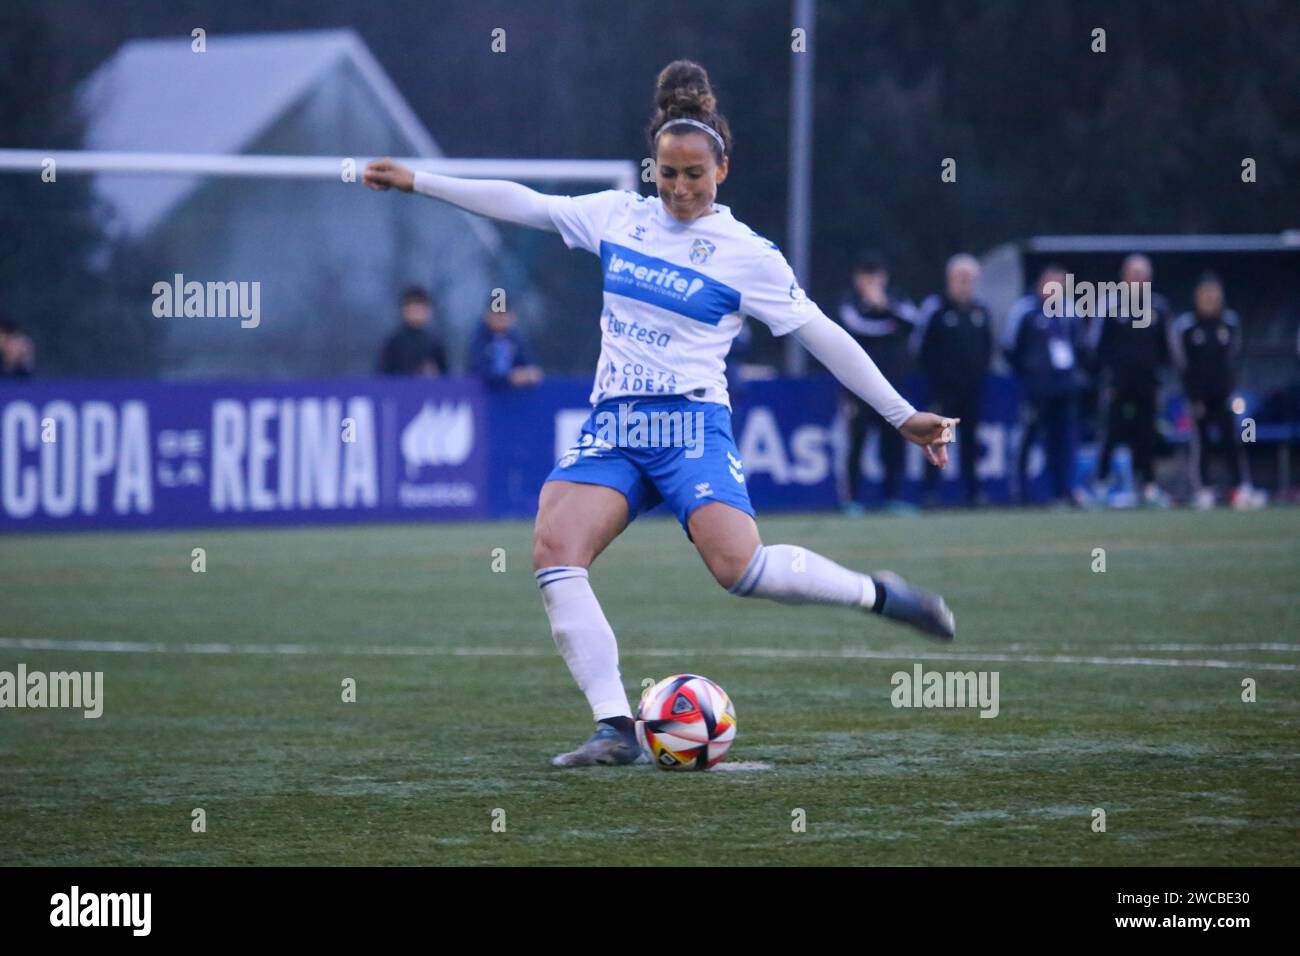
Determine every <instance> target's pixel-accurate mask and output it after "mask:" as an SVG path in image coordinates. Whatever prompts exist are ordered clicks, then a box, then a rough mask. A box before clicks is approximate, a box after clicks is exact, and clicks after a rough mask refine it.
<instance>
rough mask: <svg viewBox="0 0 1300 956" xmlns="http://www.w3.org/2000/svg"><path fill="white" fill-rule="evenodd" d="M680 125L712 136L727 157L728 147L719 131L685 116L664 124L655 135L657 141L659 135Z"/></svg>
mask: <svg viewBox="0 0 1300 956" xmlns="http://www.w3.org/2000/svg"><path fill="white" fill-rule="evenodd" d="M679 123H685V124H686V125H687V126H694V127H695V128H696V129H702V130H704V132H706V133H708V134H709V135H710V136H712V137H713V140H714V142H716V143H717V144H718V149H720V150H722V155H723V156H725V155H727V147H726V145H725V144H724V143H723V142H722V137H721V136H719V135H718V131H717V130H715V129H714V128H713V127H712V126H709V125H708V124H707V123H701V122H700V121H699V120H693V119H688V118H687V117H685V116H679V117H677V118H676V119H670V120H669V121H668V122H666V123H664V125H663V126H660V127H659V130H658V132H656V133H655V140H656V141H657V140H658V139H659V134H660V133H662V132H663V131H664V130H666V129H667V128H668V127H670V126H676V125H677V124H679Z"/></svg>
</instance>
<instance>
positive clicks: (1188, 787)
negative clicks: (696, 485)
mask: <svg viewBox="0 0 1300 956" xmlns="http://www.w3.org/2000/svg"><path fill="white" fill-rule="evenodd" d="M760 527H761V529H762V531H763V535H764V539H765V540H766V541H768V542H772V543H777V542H789V543H793V544H801V545H804V546H806V547H808V548H811V549H814V550H817V551H820V552H822V553H823V554H826V555H828V556H829V557H832V558H834V559H836V560H839V561H841V562H844V563H846V564H848V565H850V566H852V567H856V568H859V569H862V570H871V569H878V568H884V567H888V568H892V569H894V570H896V571H898V572H900V573H901V574H903V575H904V576H907V577H910V578H912V579H914V580H915V581H916V582H918V583H921V584H924V585H926V586H930V587H934V588H935V589H938V590H941V591H942V592H943V593H944V594H945V595H946V596H947V598H948V601H949V603H950V604H951V606H952V608H953V610H954V611H955V613H956V615H957V624H958V636H957V641H956V642H955V643H954V644H953V645H951V646H946V645H941V644H936V643H932V642H929V641H926V640H924V639H921V638H914V637H912V636H911V634H910V633H909V632H907V631H904V630H901V629H898V628H896V627H894V626H891V625H889V624H887V623H886V622H883V621H880V620H878V619H875V618H867V617H865V616H862V615H859V614H854V613H851V612H849V611H846V610H841V609H834V608H820V607H819V608H808V607H802V608H791V607H785V606H781V605H776V604H772V603H768V602H763V601H755V600H742V599H738V598H734V597H731V596H729V595H727V594H726V593H724V592H723V591H722V590H721V589H720V588H718V587H717V585H716V584H714V583H713V581H712V580H711V579H710V578H709V576H708V574H707V572H706V571H705V569H704V566H703V564H702V563H701V562H700V560H699V558H698V557H697V556H696V555H695V553H694V550H693V549H692V548H691V546H690V545H689V543H688V542H687V540H686V538H685V536H684V535H683V534H682V532H681V530H680V529H679V528H678V527H677V525H676V524H675V523H673V522H670V521H656V520H646V521H642V522H638V523H637V524H635V525H634V526H633V527H632V528H630V529H629V530H628V532H627V533H626V534H625V535H624V536H623V537H622V538H621V539H620V540H619V541H617V542H615V544H614V545H613V546H612V547H611V549H610V550H609V551H608V552H607V553H606V554H605V556H604V557H603V558H602V559H601V560H600V561H598V562H597V564H596V565H595V567H594V569H593V572H592V582H593V585H594V587H595V589H596V593H597V594H598V595H599V597H600V598H601V600H602V603H603V605H604V607H605V610H606V613H607V615H608V616H609V618H610V621H611V623H612V624H613V625H614V628H615V631H616V632H617V633H618V635H619V641H620V645H621V648H622V653H623V658H622V663H623V676H624V681H625V684H626V685H627V688H628V691H629V694H630V695H631V697H632V699H633V700H634V701H635V699H636V698H637V696H638V695H639V691H640V686H641V682H642V680H643V679H645V678H655V679H658V678H662V677H665V676H667V675H669V674H672V673H676V672H680V671H691V672H697V673H702V674H705V675H707V676H709V677H711V678H713V679H714V680H716V681H718V682H719V683H720V684H722V685H723V686H724V687H725V688H726V689H727V690H728V691H729V692H730V693H731V695H732V697H733V699H734V700H735V702H736V707H737V711H738V715H739V728H740V732H739V736H738V738H737V742H736V745H735V747H734V748H733V750H732V752H731V755H730V756H729V758H728V763H732V764H763V765H768V768H767V769H750V770H735V771H732V772H718V771H714V772H709V773H703V774H699V773H681V774H672V773H661V772H659V771H657V770H655V769H654V768H652V767H627V768H595V769H589V770H560V769H556V768H552V767H550V766H549V765H548V759H549V757H550V756H551V755H552V754H554V753H556V752H558V751H560V750H566V749H570V748H571V747H572V746H573V745H575V744H577V743H579V742H580V741H581V740H582V739H584V738H585V736H586V735H587V734H588V733H589V732H590V723H589V719H588V712H587V709H586V704H585V702H584V701H583V699H582V697H581V695H580V694H579V692H578V691H577V689H576V688H575V687H574V686H573V684H572V682H571V680H570V678H569V675H568V672H567V671H566V670H565V668H564V665H563V663H562V661H561V660H560V658H559V656H558V655H557V654H556V653H555V650H554V647H553V645H552V643H551V638H550V634H549V630H548V628H547V624H546V618H545V615H544V613H543V611H542V605H541V599H540V597H539V595H538V593H537V589H536V587H535V586H534V583H533V580H532V569H531V567H530V554H529V551H530V528H529V527H528V526H527V525H525V524H522V523H507V524H468V525H421V526H403V527H363V528H339V529H319V528H316V529H277V530H269V531H263V530H240V531H185V532H176V533H172V532H168V533H149V534H102V535H59V536H48V537H36V536H8V537H6V538H4V539H0V568H2V569H3V571H2V572H0V574H2V577H0V580H2V581H3V584H2V589H3V593H4V599H3V602H2V603H3V610H2V612H0V670H8V671H13V670H14V669H15V667H16V665H17V664H18V663H19V662H22V663H25V664H26V666H27V668H28V670H29V671H31V670H45V671H55V670H70V669H76V670H90V671H102V672H103V674H104V697H105V703H104V714H103V716H102V717H101V718H99V719H98V720H87V719H83V718H82V716H81V714H80V713H79V712H73V711H68V710H9V709H5V710H0V768H2V769H0V864H19V865H32V864H38V865H86V864H89V865H110V864H117V865H120V864H128V865H129V864H162V865H187V864H209V865H232V864H268V865H289V864H341V865H369V864H434V865H439V864H458V865H466V864H568V863H586V864H678V865H680V864H723V865H726V864H778V865H780V864H886V865H887V864H957V865H972V864H1048V865H1104V864H1109V865H1151V864H1172V865H1200V864H1217V865H1246V864H1249V865H1255V864H1290V865H1294V864H1296V863H1298V862H1300V837H1298V834H1300V809H1298V808H1297V803H1296V799H1295V794H1296V787H1297V783H1298V782H1300V747H1297V735H1296V729H1297V718H1298V717H1300V671H1297V662H1298V661H1300V606H1298V602H1297V591H1298V590H1300V588H1298V586H1297V585H1298V582H1300V510H1296V509H1284V508H1275V509H1270V510H1267V511H1263V512H1258V513H1248V514H1235V513H1226V512H1219V513H1211V514H1193V513H1190V512H1170V513H1148V512H1140V513H1139V512H1129V513H1114V512H1111V513H1105V514H1080V513H1045V512H1024V513H1019V512H1006V511H993V512H987V513H977V514H946V513H944V514H932V515H927V516H924V517H921V518H918V519H911V520H908V519H884V518H880V519H874V518H873V519H866V520H856V521H855V520H845V519H840V518H838V517H832V516H825V515H818V516H796V517H780V518H777V517H772V518H765V519H763V520H762V521H761V523H760ZM200 547H201V548H204V549H205V550H206V561H207V570H206V572H204V573H201V574H200V573H194V572H193V571H192V570H191V550H192V549H193V548H200ZM495 548H502V549H504V555H505V562H506V569H505V571H504V572H503V573H496V572H494V571H493V570H492V564H493V549H495ZM1095 548H1104V549H1105V561H1106V571H1105V573H1095V572H1094V571H1093V570H1092V566H1093V564H1094V555H1093V549H1095ZM77 642H90V643H77ZM110 646H111V647H116V648H117V650H115V651H111V652H110V650H109V649H108V648H109V647H110ZM917 662H920V663H922V664H923V665H924V667H925V668H926V669H927V670H940V671H949V670H957V671H965V670H977V671H978V670H988V671H994V670H995V671H997V672H998V673H999V675H1000V679H999V689H1000V713H999V714H998V716H997V717H996V718H993V719H986V718H981V717H980V716H979V714H978V712H977V711H976V710H972V709H965V710H962V709H896V708H894V707H893V706H891V702H890V691H891V689H892V688H891V684H890V676H891V674H893V673H894V672H896V671H899V670H907V671H910V670H911V668H912V666H913V664H915V663H917ZM1156 662H1158V663H1156ZM1210 662H1222V663H1223V664H1224V666H1215V665H1213V664H1212V663H1210ZM345 678H352V679H354V680H355V682H356V701H355V702H353V703H345V702H344V701H343V700H342V683H343V681H344V679H345ZM1245 678H1251V679H1253V680H1254V681H1255V682H1256V694H1257V700H1256V701H1255V702H1254V703H1248V702H1243V700H1242V681H1243V679H1245ZM195 808H202V809H203V810H204V813H205V815H206V832H201V833H196V832H193V829H192V825H191V822H192V811H193V810H194V809H195ZM1094 808H1101V809H1103V810H1104V811H1105V813H1106V829H1105V832H1094V829H1093V819H1094V817H1093V811H1094ZM798 810H802V811H803V818H804V819H805V820H806V826H805V828H804V831H803V832H796V829H797V828H796V827H795V826H794V824H796V823H797V822H798V820H799V818H800V815H799V814H798V813H797V811H798ZM494 823H495V824H496V826H495V827H494Z"/></svg>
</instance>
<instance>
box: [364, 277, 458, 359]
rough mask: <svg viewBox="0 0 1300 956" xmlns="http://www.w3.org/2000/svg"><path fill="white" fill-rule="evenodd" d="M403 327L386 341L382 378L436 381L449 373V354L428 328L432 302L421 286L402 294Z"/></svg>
mask: <svg viewBox="0 0 1300 956" xmlns="http://www.w3.org/2000/svg"><path fill="white" fill-rule="evenodd" d="M401 308H402V324H401V326H400V327H399V328H398V329H397V331H395V332H394V333H393V334H392V335H390V336H389V337H388V339H387V340H386V341H385V342H384V347H383V349H382V350H381V351H380V353H379V373H380V374H381V375H419V376H423V377H425V378H437V377H438V376H439V375H446V374H447V352H446V350H445V349H444V348H443V345H442V340H441V339H440V338H438V336H437V335H435V334H434V333H433V332H432V331H431V330H430V328H429V325H430V323H431V322H432V320H433V300H432V299H430V298H429V293H428V292H426V291H425V290H424V289H421V288H419V287H418V286H411V287H410V288H408V289H406V290H404V291H403V292H402V298H401Z"/></svg>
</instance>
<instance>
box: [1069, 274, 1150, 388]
mask: <svg viewBox="0 0 1300 956" xmlns="http://www.w3.org/2000/svg"><path fill="white" fill-rule="evenodd" d="M1118 311H1119V310H1117V309H1114V308H1109V309H1105V310H1104V312H1105V313H1106V314H1105V315H1099V316H1096V317H1094V318H1092V319H1090V320H1089V322H1090V325H1089V329H1088V346H1089V351H1090V353H1091V355H1092V361H1093V365H1094V367H1095V368H1096V370H1097V372H1098V373H1099V375H1100V376H1101V378H1102V380H1103V381H1104V382H1106V383H1107V384H1110V385H1115V386H1117V387H1119V388H1136V387H1144V386H1145V387H1154V386H1155V384H1156V373H1157V372H1158V371H1159V370H1160V368H1161V367H1163V366H1165V365H1168V364H1169V304H1168V303H1167V302H1166V301H1165V300H1164V298H1163V297H1161V296H1158V295H1153V296H1152V297H1151V324H1150V325H1148V326H1146V327H1145V328H1134V326H1133V321H1134V319H1133V317H1132V316H1127V317H1125V316H1119V315H1115V314H1114V313H1116V312H1118Z"/></svg>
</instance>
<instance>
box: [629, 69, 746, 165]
mask: <svg viewBox="0 0 1300 956" xmlns="http://www.w3.org/2000/svg"><path fill="white" fill-rule="evenodd" d="M675 119H692V120H695V121H696V122H699V123H703V124H704V125H706V126H708V127H709V128H710V129H712V130H714V131H715V132H717V134H718V135H719V136H721V137H722V142H723V148H722V149H719V148H718V145H717V143H715V142H712V139H713V138H712V137H709V139H710V142H711V143H712V145H713V150H714V155H715V157H716V158H717V160H718V162H721V161H722V159H723V156H729V155H731V145H732V140H731V128H730V126H728V124H727V120H726V117H724V116H723V115H722V114H721V113H719V112H718V98H717V96H716V95H715V94H714V92H713V85H712V84H711V83H710V82H709V74H708V73H707V72H706V71H705V69H704V67H702V66H700V65H699V64H698V63H696V62H694V61H693V60H674V61H673V62H672V63H669V64H668V65H667V66H666V67H664V68H663V69H662V70H660V71H659V78H658V79H657V80H656V82H655V111H654V114H653V115H652V116H651V117H650V125H649V127H648V128H647V130H646V137H647V139H649V141H650V152H651V153H652V154H653V153H654V152H655V140H656V134H657V133H658V132H659V130H660V129H661V128H662V127H663V125H664V124H665V123H668V122H671V121H672V120H675ZM701 135H704V134H703V132H702V131H701Z"/></svg>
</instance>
